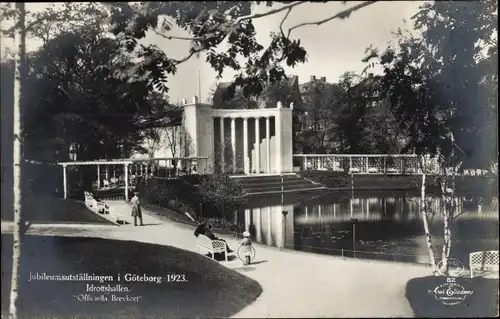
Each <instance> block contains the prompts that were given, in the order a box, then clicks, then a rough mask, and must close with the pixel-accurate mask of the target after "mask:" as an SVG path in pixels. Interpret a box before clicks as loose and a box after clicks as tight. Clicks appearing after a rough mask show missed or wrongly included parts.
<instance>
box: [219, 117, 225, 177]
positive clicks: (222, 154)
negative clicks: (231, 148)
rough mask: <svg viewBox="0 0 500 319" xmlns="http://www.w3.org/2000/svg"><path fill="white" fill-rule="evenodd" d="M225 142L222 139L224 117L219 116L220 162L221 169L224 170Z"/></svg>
mask: <svg viewBox="0 0 500 319" xmlns="http://www.w3.org/2000/svg"><path fill="white" fill-rule="evenodd" d="M225 145H226V143H225V141H224V118H223V117H221V118H220V163H221V170H222V172H224V166H225V164H224V163H225V159H224V157H225V153H226V152H225V150H226V147H225Z"/></svg>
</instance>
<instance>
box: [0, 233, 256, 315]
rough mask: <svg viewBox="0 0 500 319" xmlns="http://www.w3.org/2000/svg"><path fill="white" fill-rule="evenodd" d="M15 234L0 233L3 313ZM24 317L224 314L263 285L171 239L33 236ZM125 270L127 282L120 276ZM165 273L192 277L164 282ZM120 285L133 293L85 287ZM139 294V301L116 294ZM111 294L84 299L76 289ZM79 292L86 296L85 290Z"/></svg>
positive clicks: (24, 281) (26, 250)
mask: <svg viewBox="0 0 500 319" xmlns="http://www.w3.org/2000/svg"><path fill="white" fill-rule="evenodd" d="M11 254H12V237H11V236H10V235H2V315H4V314H5V313H4V312H6V311H8V301H9V300H8V297H9V285H10V274H11V267H12V266H11ZM21 268H22V269H21V287H20V316H21V317H22V318H42V317H45V318H47V317H59V318H61V317H69V316H71V317H86V318H90V317H92V318H97V317H99V318H103V317H108V318H109V317H111V318H118V317H121V318H139V317H161V318H181V317H182V318H196V317H204V318H223V317H230V316H232V315H234V314H235V313H237V312H238V311H240V310H242V309H243V308H244V307H246V306H247V305H249V304H250V303H252V302H253V301H254V300H255V299H256V298H257V297H258V296H259V295H260V293H261V292H262V289H261V287H260V285H259V284H258V283H257V282H256V281H254V280H252V279H249V278H247V277H245V276H243V275H241V274H239V273H237V272H234V271H231V270H229V269H227V268H226V267H224V266H222V265H220V264H219V263H217V262H213V261H211V260H210V259H208V258H206V257H204V256H202V255H199V254H196V253H192V252H188V251H184V250H180V249H177V248H173V247H168V246H160V245H152V244H145V243H138V242H133V241H115V240H104V239H93V238H75V237H55V236H27V237H26V241H25V244H24V246H23V258H22V266H21ZM36 272H38V273H43V272H46V273H47V274H53V275H70V274H83V273H87V274H89V275H92V274H95V275H99V276H113V277H114V281H113V282H105V283H103V284H100V283H99V282H83V281H47V280H46V281H31V282H28V280H29V278H30V277H29V274H30V273H32V274H33V273H36ZM118 274H121V281H120V282H118V280H117V278H116V277H117V276H118ZM125 274H134V275H147V276H155V277H157V276H158V277H161V278H162V282H161V283H160V284H156V283H141V282H125V280H124V277H125ZM167 274H180V275H185V278H186V280H187V282H166V275H167ZM87 284H94V286H100V285H104V286H107V285H108V284H111V286H115V285H116V284H121V285H122V287H127V288H128V289H129V292H116V293H115V292H87V291H86V285H87ZM113 294H114V295H116V296H119V297H125V296H126V295H128V296H130V297H134V296H140V297H139V300H138V301H122V302H118V301H112V295H113ZM80 295H90V296H92V297H99V296H101V295H102V296H104V297H101V298H102V299H104V298H107V301H106V300H103V301H92V302H91V301H78V300H77V296H80ZM80 298H84V297H81V296H80ZM87 299H88V298H87Z"/></svg>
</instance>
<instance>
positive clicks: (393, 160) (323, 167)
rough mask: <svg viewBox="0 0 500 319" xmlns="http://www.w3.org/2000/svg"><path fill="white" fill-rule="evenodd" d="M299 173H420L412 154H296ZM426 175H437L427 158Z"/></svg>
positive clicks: (436, 167)
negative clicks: (298, 162)
mask: <svg viewBox="0 0 500 319" xmlns="http://www.w3.org/2000/svg"><path fill="white" fill-rule="evenodd" d="M293 157H294V158H295V159H298V160H299V161H300V169H301V171H305V170H320V171H334V172H346V173H349V174H384V175H413V174H421V167H420V160H421V157H420V156H419V155H413V154H356V155H351V154H295V155H293ZM425 166H426V167H425V170H426V172H427V174H437V173H439V171H440V169H439V165H438V161H437V160H436V159H433V158H431V157H430V156H427V157H426V160H425Z"/></svg>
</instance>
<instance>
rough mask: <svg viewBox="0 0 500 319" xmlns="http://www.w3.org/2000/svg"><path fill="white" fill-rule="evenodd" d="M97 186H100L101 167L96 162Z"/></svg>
mask: <svg viewBox="0 0 500 319" xmlns="http://www.w3.org/2000/svg"><path fill="white" fill-rule="evenodd" d="M97 188H101V167H100V166H99V164H97Z"/></svg>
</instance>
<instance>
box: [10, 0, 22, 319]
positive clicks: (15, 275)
mask: <svg viewBox="0 0 500 319" xmlns="http://www.w3.org/2000/svg"><path fill="white" fill-rule="evenodd" d="M15 6H16V11H17V16H18V21H17V23H16V28H15V44H16V52H15V75H14V77H15V78H14V112H13V113H14V119H13V120H14V121H13V130H14V132H13V133H14V134H13V136H14V140H13V144H14V145H13V152H14V154H13V155H14V156H13V170H14V182H13V184H14V185H13V188H14V192H13V193H14V207H13V208H14V230H13V249H12V278H11V287H10V305H9V316H10V318H11V319H16V318H18V317H19V315H18V310H19V309H18V301H19V278H20V263H21V251H22V249H21V247H22V239H23V235H24V234H23V233H24V223H23V218H22V217H23V215H22V213H23V212H22V198H21V195H22V194H21V190H22V186H21V173H22V170H21V165H22V141H21V137H22V132H21V130H22V125H21V124H22V123H21V114H22V107H23V98H22V97H23V94H22V92H23V82H24V76H25V72H24V71H25V70H24V67H25V55H26V33H25V25H24V19H25V16H26V11H25V7H24V2H17V3H16V4H15Z"/></svg>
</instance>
